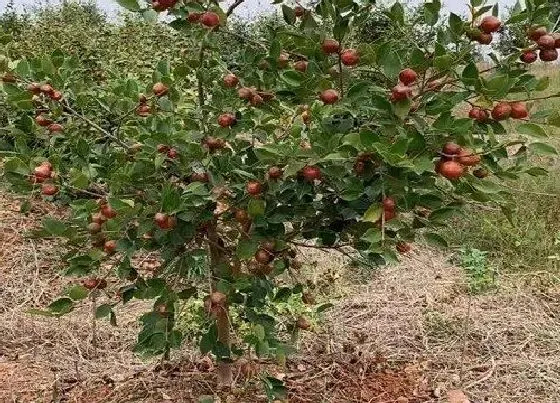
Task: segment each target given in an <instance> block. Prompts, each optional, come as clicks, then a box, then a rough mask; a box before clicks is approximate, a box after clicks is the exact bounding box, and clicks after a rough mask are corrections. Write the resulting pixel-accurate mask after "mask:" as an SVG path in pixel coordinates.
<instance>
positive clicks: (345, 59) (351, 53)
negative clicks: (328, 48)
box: [340, 49, 360, 66]
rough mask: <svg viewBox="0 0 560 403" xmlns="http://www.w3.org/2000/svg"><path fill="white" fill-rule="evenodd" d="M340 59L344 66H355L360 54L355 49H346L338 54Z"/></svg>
mask: <svg viewBox="0 0 560 403" xmlns="http://www.w3.org/2000/svg"><path fill="white" fill-rule="evenodd" d="M340 60H341V61H342V64H344V65H345V66H355V65H356V64H358V63H359V62H360V55H359V54H358V51H357V50H356V49H346V50H344V51H342V53H341V54H340Z"/></svg>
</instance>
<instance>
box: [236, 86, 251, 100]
mask: <svg viewBox="0 0 560 403" xmlns="http://www.w3.org/2000/svg"><path fill="white" fill-rule="evenodd" d="M254 93H255V91H254V90H253V89H252V88H249V87H241V88H239V89H238V90H237V95H239V98H241V99H246V100H250V99H251V98H252V97H253V94H254Z"/></svg>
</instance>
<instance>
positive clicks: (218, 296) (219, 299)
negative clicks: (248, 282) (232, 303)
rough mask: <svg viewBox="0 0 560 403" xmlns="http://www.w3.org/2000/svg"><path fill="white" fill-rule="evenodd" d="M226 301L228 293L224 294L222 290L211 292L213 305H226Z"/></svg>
mask: <svg viewBox="0 0 560 403" xmlns="http://www.w3.org/2000/svg"><path fill="white" fill-rule="evenodd" d="M226 301H227V297H226V295H225V294H222V293H221V292H213V293H212V294H210V302H211V303H212V305H220V306H225V304H226Z"/></svg>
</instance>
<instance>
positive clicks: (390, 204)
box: [382, 196, 397, 210]
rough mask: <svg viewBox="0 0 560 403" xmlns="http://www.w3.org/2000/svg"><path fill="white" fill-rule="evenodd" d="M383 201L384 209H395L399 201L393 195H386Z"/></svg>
mask: <svg viewBox="0 0 560 403" xmlns="http://www.w3.org/2000/svg"><path fill="white" fill-rule="evenodd" d="M382 203H383V209H384V210H395V209H396V208H397V202H396V201H395V199H393V198H392V197H389V196H388V197H385V198H384V199H383V201H382Z"/></svg>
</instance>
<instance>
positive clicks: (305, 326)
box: [296, 316, 311, 330]
mask: <svg viewBox="0 0 560 403" xmlns="http://www.w3.org/2000/svg"><path fill="white" fill-rule="evenodd" d="M296 327H298V328H299V329H301V330H309V329H311V323H309V321H308V320H307V318H306V317H305V316H300V317H298V318H297V321H296Z"/></svg>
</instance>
